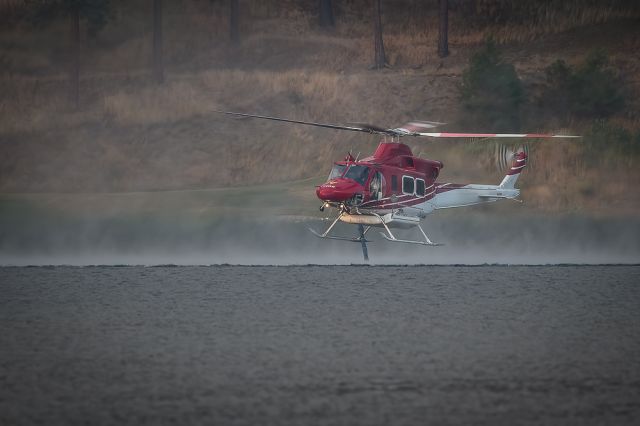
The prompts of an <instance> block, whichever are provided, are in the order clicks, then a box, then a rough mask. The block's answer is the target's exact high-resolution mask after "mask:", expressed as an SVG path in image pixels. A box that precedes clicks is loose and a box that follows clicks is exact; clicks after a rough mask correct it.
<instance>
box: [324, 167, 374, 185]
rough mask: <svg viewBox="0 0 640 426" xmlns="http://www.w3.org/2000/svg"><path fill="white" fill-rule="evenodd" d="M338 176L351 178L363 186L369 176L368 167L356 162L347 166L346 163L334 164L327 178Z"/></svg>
mask: <svg viewBox="0 0 640 426" xmlns="http://www.w3.org/2000/svg"><path fill="white" fill-rule="evenodd" d="M339 177H343V178H346V179H353V180H355V181H356V182H358V183H359V184H360V185H362V186H364V184H365V183H366V182H367V179H368V177H369V167H367V166H361V165H357V164H350V165H349V166H347V165H346V164H334V165H333V168H332V169H331V173H329V179H328V180H331V179H335V178H339Z"/></svg>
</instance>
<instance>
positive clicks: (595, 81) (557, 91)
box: [540, 51, 625, 118]
mask: <svg viewBox="0 0 640 426" xmlns="http://www.w3.org/2000/svg"><path fill="white" fill-rule="evenodd" d="M546 74H547V87H546V89H545V90H544V91H543V93H542V97H541V102H540V103H541V105H542V106H543V107H544V108H545V109H546V110H547V111H548V112H551V113H553V114H555V115H561V116H564V117H565V118H567V117H568V116H577V117H582V118H605V117H609V116H611V115H613V114H615V113H616V112H618V111H621V110H622V109H623V108H624V104H625V99H624V95H623V91H622V90H623V84H622V80H621V79H620V77H619V76H618V71H617V70H616V69H614V68H613V67H611V66H610V65H609V61H608V59H607V56H606V55H605V54H604V53H602V52H600V51H596V52H592V53H591V54H590V55H589V56H588V57H587V58H586V60H585V61H584V62H583V63H582V64H581V65H580V66H578V67H577V68H576V69H575V70H574V69H573V68H572V67H571V66H569V65H567V64H566V63H565V62H564V61H562V60H557V61H556V62H554V63H553V64H551V65H550V66H548V67H547V69H546Z"/></svg>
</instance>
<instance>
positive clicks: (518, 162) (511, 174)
mask: <svg viewBox="0 0 640 426" xmlns="http://www.w3.org/2000/svg"><path fill="white" fill-rule="evenodd" d="M526 165H527V154H526V153H525V152H524V151H520V152H518V153H516V154H515V156H514V158H513V164H512V165H511V168H510V169H509V171H508V172H507V175H506V176H505V177H504V179H502V182H501V183H500V188H506V189H509V188H515V185H516V181H517V180H518V177H519V176H520V173H521V172H522V171H523V170H524V168H525V167H526Z"/></svg>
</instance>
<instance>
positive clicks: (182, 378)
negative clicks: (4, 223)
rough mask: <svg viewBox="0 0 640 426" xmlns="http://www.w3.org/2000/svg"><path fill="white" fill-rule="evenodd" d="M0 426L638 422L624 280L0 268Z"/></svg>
mask: <svg viewBox="0 0 640 426" xmlns="http://www.w3.org/2000/svg"><path fill="white" fill-rule="evenodd" d="M0 291H1V296H0V424H3V425H4V424H6V425H21V424H64V425H69V424H114V423H118V424H150V425H151V424H153V425H155V424H238V425H255V424H278V425H282V424H296V425H302V424H305V425H307V424H332V425H333V424H344V425H354V424H355V425H357V424H361V425H376V424H380V425H382V424H420V425H421V424H429V423H430V424H491V425H495V424H508V425H513V424H575V425H584V424H638V422H640V309H639V307H640V267H637V266H593V267H589V266H580V267H572V266H564V267H557V266H556V267H490V266H484V267H452V266H435V267H434V266H431V267H429V266H421V267H364V266H363V267H357V266H351V267H349V266H339V267H335V266H334V267H332V266H306V267H305V266H299V267H297V266H296V267H234V266H217V267H173V268H172V267H155V268H145V267H122V268H116V267H88V268H71V267H50V268H47V267H38V268H0Z"/></svg>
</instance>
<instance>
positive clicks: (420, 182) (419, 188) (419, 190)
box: [416, 179, 424, 197]
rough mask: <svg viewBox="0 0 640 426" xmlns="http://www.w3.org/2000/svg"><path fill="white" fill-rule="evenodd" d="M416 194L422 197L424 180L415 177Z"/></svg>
mask: <svg viewBox="0 0 640 426" xmlns="http://www.w3.org/2000/svg"><path fill="white" fill-rule="evenodd" d="M416 195H417V196H419V197H424V180H422V179H416Z"/></svg>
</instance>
